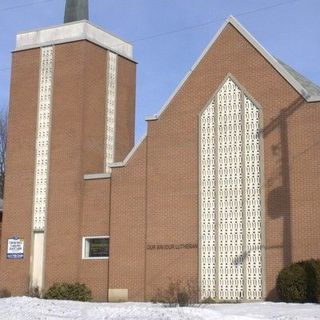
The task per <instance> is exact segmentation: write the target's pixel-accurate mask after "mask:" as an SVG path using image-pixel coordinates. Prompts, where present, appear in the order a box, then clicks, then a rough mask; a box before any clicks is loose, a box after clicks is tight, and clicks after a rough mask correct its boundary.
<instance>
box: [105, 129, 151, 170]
mask: <svg viewBox="0 0 320 320" xmlns="http://www.w3.org/2000/svg"><path fill="white" fill-rule="evenodd" d="M146 137H147V134H145V135H144V136H143V137H142V138H141V139H140V141H139V142H138V143H137V144H136V145H135V146H134V147H133V148H132V149H131V151H130V152H129V153H128V155H127V156H126V157H125V159H124V160H123V161H121V162H114V163H110V164H109V165H108V166H109V167H110V168H121V167H125V166H126V165H127V163H128V161H129V160H130V159H131V158H132V156H133V155H134V153H135V152H136V151H137V150H138V148H139V147H140V145H141V144H142V142H143V141H144V139H145V138H146Z"/></svg>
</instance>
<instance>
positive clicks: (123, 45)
mask: <svg viewBox="0 0 320 320" xmlns="http://www.w3.org/2000/svg"><path fill="white" fill-rule="evenodd" d="M79 40H88V41H90V42H93V43H95V44H97V45H98V46H101V47H103V48H105V49H108V50H110V51H113V52H115V53H117V54H119V55H121V56H123V57H125V58H127V59H130V60H132V61H134V60H133V46H132V45H131V44H130V43H129V42H127V41H125V40H122V39H120V38H119V37H117V36H115V35H114V34H112V33H110V32H106V31H104V30H103V29H101V28H100V27H97V26H96V25H94V24H92V23H91V22H89V21H87V20H81V21H74V22H70V23H64V24H61V25H58V26H52V27H48V28H41V29H35V30H30V31H24V32H20V33H18V34H17V38H16V49H15V50H14V51H20V50H27V49H32V48H38V47H44V46H49V45H56V44H63V43H68V42H74V41H79Z"/></svg>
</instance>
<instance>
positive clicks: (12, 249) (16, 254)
mask: <svg viewBox="0 0 320 320" xmlns="http://www.w3.org/2000/svg"><path fill="white" fill-rule="evenodd" d="M23 246H24V240H23V239H20V238H19V237H12V238H9V239H8V249H7V259H23V258H24V252H23Z"/></svg>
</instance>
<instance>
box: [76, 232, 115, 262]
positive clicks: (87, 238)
mask: <svg viewBox="0 0 320 320" xmlns="http://www.w3.org/2000/svg"><path fill="white" fill-rule="evenodd" d="M90 239H109V245H110V236H85V237H82V259H83V260H108V259H109V256H108V257H87V255H86V241H87V240H90ZM109 251H110V247H109Z"/></svg>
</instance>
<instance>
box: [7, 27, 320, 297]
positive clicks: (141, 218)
mask: <svg viewBox="0 0 320 320" xmlns="http://www.w3.org/2000/svg"><path fill="white" fill-rule="evenodd" d="M15 59H17V61H15ZM38 59H39V51H38V50H29V51H25V52H19V53H16V54H15V55H14V64H13V76H12V79H13V80H12V92H11V97H12V98H11V111H10V123H9V142H8V143H9V145H8V172H7V180H6V198H5V212H6V215H5V216H4V229H3V239H2V248H4V247H6V239H7V238H8V237H9V236H12V235H19V236H21V237H23V238H24V239H25V240H26V258H25V259H24V260H23V261H7V260H6V259H5V250H2V252H1V257H2V260H1V274H2V279H4V280H3V282H1V283H4V284H8V287H9V288H10V289H12V291H13V293H14V294H21V293H23V291H24V290H26V288H27V283H28V275H29V254H30V252H29V249H30V234H31V228H30V221H31V214H32V192H33V168H34V139H35V126H36V105H37V89H38V87H37V86H38V70H39V65H38V61H39V60H38ZM30 61H33V62H34V63H30ZM105 64H106V58H105V51H104V50H103V49H102V48H99V47H97V46H95V45H93V44H90V43H88V42H86V41H81V42H75V43H70V44H65V45H58V46H56V62H55V78H54V81H55V83H54V93H53V118H52V121H53V125H52V138H51V157H50V179H49V181H50V189H49V190H50V194H49V207H48V231H47V254H46V285H47V286H48V285H50V284H52V283H53V282H55V281H68V282H72V281H83V282H86V283H88V284H90V286H91V288H92V289H93V292H94V295H95V298H96V299H99V300H102V299H104V298H105V297H106V291H107V288H108V286H109V288H111V289H116V288H118V289H128V290H129V299H130V300H138V301H140V300H144V299H149V298H151V297H152V296H153V295H154V294H155V292H156V291H157V289H163V288H165V287H166V286H167V284H168V282H169V278H171V279H172V280H177V279H181V280H186V281H187V280H191V281H197V279H198V267H199V266H198V250H197V249H196V248H191V249H166V248H165V247H159V248H158V249H154V250H151V248H152V247H150V246H157V245H171V244H176V245H180V244H191V245H197V242H198V229H199V222H198V221H199V209H198V208H199V204H198V194H199V190H198V182H199V172H198V171H199V170H198V161H199V131H198V126H199V114H200V112H201V111H202V109H203V108H204V107H205V106H206V105H207V103H208V101H209V100H210V99H211V97H212V95H213V94H214V93H215V92H216V90H217V89H218V87H219V86H220V84H221V83H222V82H223V81H224V79H225V78H226V76H227V75H228V74H229V73H231V74H232V75H233V76H234V77H235V78H236V79H237V81H238V82H239V83H240V84H241V85H242V86H243V87H244V88H245V89H246V90H247V91H248V92H249V93H250V95H251V96H252V97H253V98H254V99H255V100H256V101H257V102H258V103H259V105H260V106H261V108H262V113H263V128H262V137H263V142H264V143H263V144H264V161H263V162H264V163H263V165H264V168H263V169H264V170H263V171H264V213H265V238H266V243H265V246H266V252H265V258H266V265H265V272H266V277H265V278H266V290H265V291H266V297H267V298H269V299H273V298H275V291H274V286H275V279H276V276H277V274H278V272H279V271H280V270H281V268H282V267H283V266H285V265H287V264H289V263H291V262H294V261H297V260H300V259H307V258H311V257H313V258H320V254H319V250H318V243H319V241H320V233H319V232H318V230H319V224H320V220H319V218H318V212H317V210H318V208H319V206H320V198H319V196H318V189H319V174H320V169H319V168H318V167H319V166H318V159H319V156H320V149H319V146H320V144H319V141H318V138H317V137H319V133H320V127H319V125H318V124H319V120H320V109H319V108H320V103H312V104H311V103H309V104H308V103H306V102H305V101H304V100H303V99H302V98H301V96H300V95H299V94H298V93H297V92H296V91H295V90H294V89H293V88H292V86H291V85H290V84H289V83H288V82H287V81H286V80H285V79H284V78H283V77H282V76H281V75H280V74H278V73H277V72H276V71H275V69H274V68H273V67H272V66H271V65H270V63H269V62H268V61H267V60H266V59H265V58H264V57H263V56H261V55H260V54H259V52H258V51H257V50H256V49H255V48H254V47H252V45H251V44H250V43H249V42H248V41H247V40H245V39H244V38H243V37H242V36H241V35H240V33H239V32H238V31H237V30H236V29H235V28H234V27H232V26H231V25H228V26H227V27H226V28H225V30H224V31H223V32H222V34H221V35H220V36H219V38H218V39H217V40H216V42H215V43H214V45H213V46H212V47H211V49H210V50H209V51H208V52H207V54H206V55H205V56H204V57H203V59H202V61H201V63H200V64H199V65H198V66H197V67H196V69H195V70H194V71H193V72H192V73H191V75H190V77H189V78H188V79H187V81H186V82H185V83H184V85H183V86H182V88H181V89H180V90H179V92H178V93H177V94H176V95H175V97H174V98H173V100H172V101H171V103H170V105H169V107H168V108H167V109H166V111H165V112H164V113H163V114H162V115H161V116H160V119H159V120H157V121H153V122H149V126H148V135H147V138H146V139H145V140H144V141H143V143H142V144H141V145H140V146H139V148H138V149H137V151H136V152H135V153H134V155H133V156H132V158H131V159H130V160H129V162H128V163H127V165H126V166H125V167H124V168H116V169H113V171H112V178H111V180H110V179H107V180H101V181H99V180H94V181H86V182H85V181H84V180H83V174H85V173H100V172H102V171H103V154H102V152H103V142H104V135H103V134H104V122H103V119H104V112H105V110H104V99H105V96H104V94H105V81H106V80H105V72H104V70H105V67H106V65H105ZM118 72H119V74H118V91H117V101H118V110H117V124H116V161H121V160H123V158H124V157H125V156H126V154H127V152H128V151H129V149H130V148H131V146H132V143H133V132H134V130H133V122H134V119H133V113H134V108H133V107H132V106H133V105H134V73H135V65H134V64H133V63H132V62H129V61H128V60H126V59H124V58H119V59H118ZM101 79H102V80H101ZM26 80H28V81H26ZM26 101H27V103H26ZM21 110H22V112H21ZM22 115H23V116H22ZM21 159H23V161H21ZM22 173H23V174H22ZM16 194H19V195H20V198H21V199H20V198H19V201H17V199H16ZM109 197H110V198H109ZM109 215H110V216H109ZM7 216H8V218H6V217H7ZM109 218H110V221H109ZM88 233H94V234H92V235H98V233H105V234H107V233H108V234H109V235H110V245H111V248H110V259H109V261H105V260H103V261H83V260H82V259H81V239H82V236H84V235H89V234H88ZM17 278H18V280H19V281H18V282H17V281H16V279H17ZM9 285H10V286H9Z"/></svg>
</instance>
